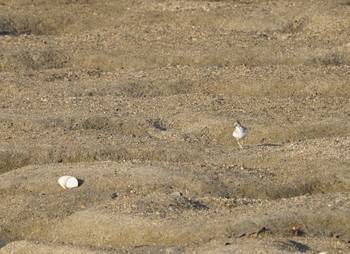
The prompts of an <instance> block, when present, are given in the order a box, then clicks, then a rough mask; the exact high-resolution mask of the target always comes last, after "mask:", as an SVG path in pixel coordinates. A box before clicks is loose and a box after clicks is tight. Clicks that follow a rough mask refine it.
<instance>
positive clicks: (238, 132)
mask: <svg viewBox="0 0 350 254" xmlns="http://www.w3.org/2000/svg"><path fill="white" fill-rule="evenodd" d="M234 127H235V130H234V131H233V133H232V136H234V137H235V138H236V140H237V143H238V145H239V147H240V148H241V149H243V139H244V138H245V137H246V136H247V135H248V130H247V128H246V127H244V126H242V125H241V123H240V122H239V121H238V120H237V121H236V122H235V125H234ZM240 139H242V144H241V143H240V142H239V140H240Z"/></svg>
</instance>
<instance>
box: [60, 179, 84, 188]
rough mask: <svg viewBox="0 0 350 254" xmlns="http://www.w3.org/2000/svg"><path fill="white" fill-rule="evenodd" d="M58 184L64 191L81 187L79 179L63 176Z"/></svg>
mask: <svg viewBox="0 0 350 254" xmlns="http://www.w3.org/2000/svg"><path fill="white" fill-rule="evenodd" d="M58 183H59V185H61V186H62V188H63V189H72V188H76V187H78V185H79V182H78V179H76V178H75V177H74V176H61V177H60V178H59V179H58Z"/></svg>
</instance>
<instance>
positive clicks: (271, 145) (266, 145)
mask: <svg viewBox="0 0 350 254" xmlns="http://www.w3.org/2000/svg"><path fill="white" fill-rule="evenodd" d="M258 146H264V147H277V146H282V145H281V144H273V143H265V144H259V145H258Z"/></svg>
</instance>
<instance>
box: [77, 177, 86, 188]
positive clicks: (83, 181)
mask: <svg viewBox="0 0 350 254" xmlns="http://www.w3.org/2000/svg"><path fill="white" fill-rule="evenodd" d="M77 180H78V187H80V186H82V185H83V184H84V183H85V180H83V179H80V178H77Z"/></svg>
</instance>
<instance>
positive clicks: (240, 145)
mask: <svg viewBox="0 0 350 254" xmlns="http://www.w3.org/2000/svg"><path fill="white" fill-rule="evenodd" d="M237 143H238V145H239V147H240V148H241V149H243V146H242V145H241V143H239V141H238V139H237Z"/></svg>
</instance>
